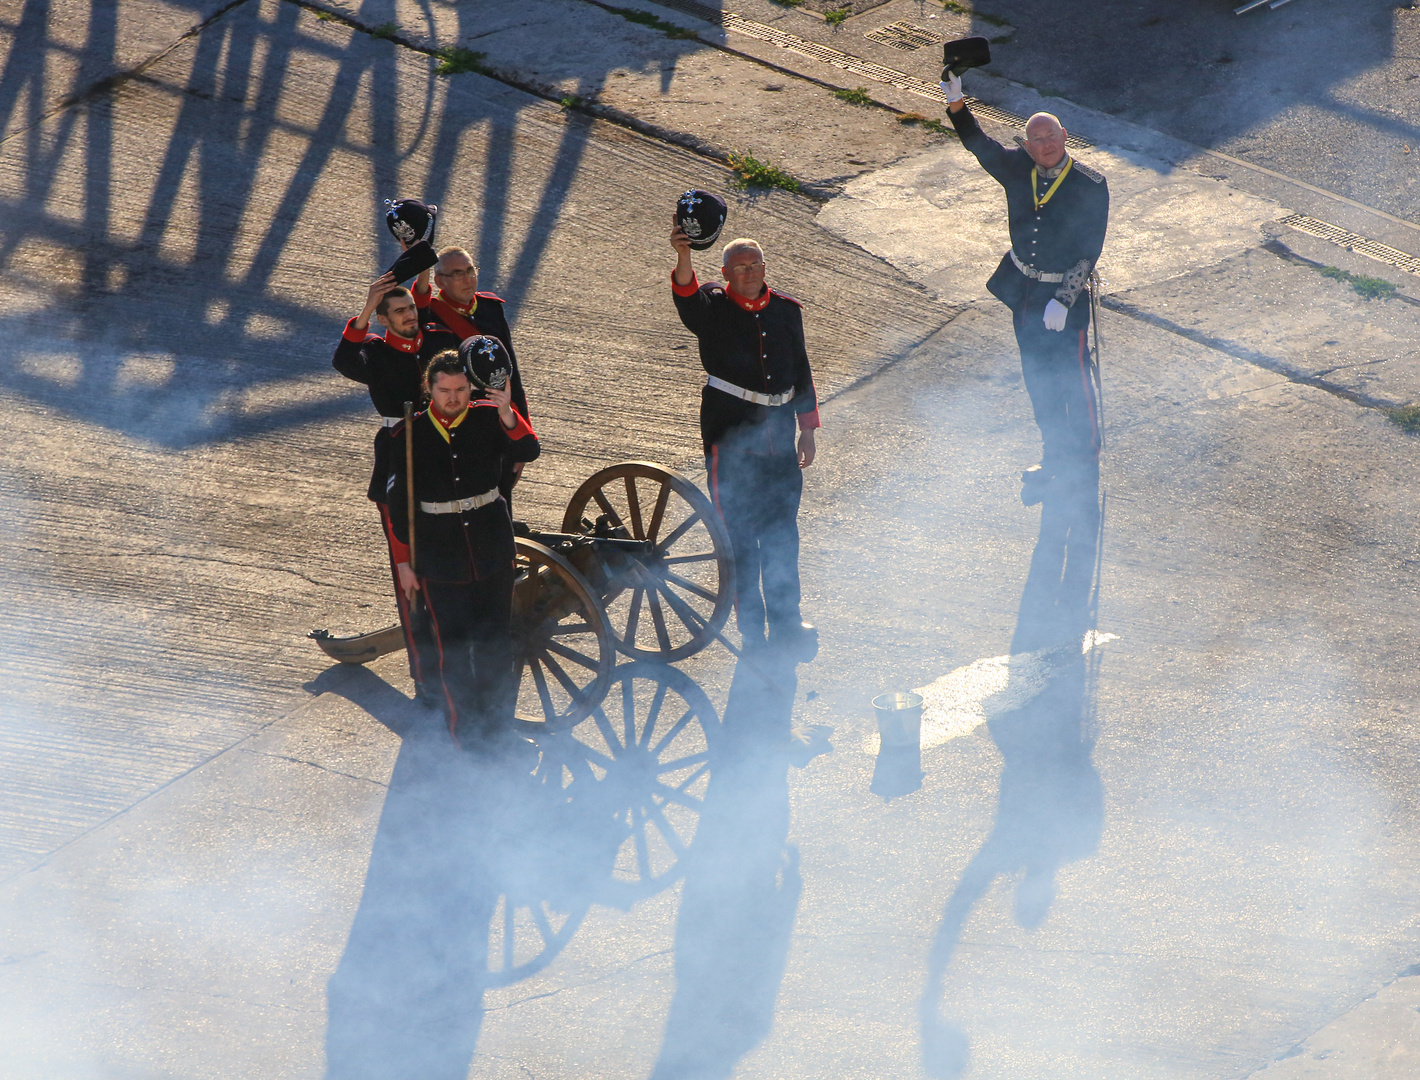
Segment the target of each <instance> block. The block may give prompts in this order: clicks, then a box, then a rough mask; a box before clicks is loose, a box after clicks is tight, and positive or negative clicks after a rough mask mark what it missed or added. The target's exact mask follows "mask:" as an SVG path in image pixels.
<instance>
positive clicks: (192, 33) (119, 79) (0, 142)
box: [0, 0, 247, 146]
mask: <svg viewBox="0 0 1420 1080" xmlns="http://www.w3.org/2000/svg"><path fill="white" fill-rule="evenodd" d="M246 2H247V0H229V2H228V3H226V4H223V5H222V6H221V7H220V8H218V9H217V10H216V11H214V12H213V13H212V14H211V15H209V16H207V18H205V19H203V20H202V21H201V22H200V23H196V24H194V25H193V26H190V27H188V28H187V29H186V30H184V31H183V32H182V33H181V34H179V35H178V36H177V37H176V38H175V39H174V40H173V41H172V43H171V44H169V45H168V46H167V47H166V48H163V49H159V50H158V51H157V52H155V53H153V54H152V55H151V56H149V57H148V58H147V59H145V60H140V61H139V62H138V63H137V64H135V65H133V67H131V68H125V69H124V70H123V71H115V72H114V73H113V74H111V75H105V76H104V77H103V78H102V79H98V80H96V81H95V82H92V83H90V84H89V85H88V86H86V87H83V88H82V89H79V90H75V91H74V92H73V93H72V94H66V95H65V96H64V97H62V98H60V99H59V101H58V102H57V103H56V104H55V105H54V106H53V107H52V108H50V109H48V110H46V111H45V112H43V113H41V114H40V116H39V118H38V119H37V120H35V121H34V122H33V123H31V124H26V125H25V126H24V127H22V128H17V129H16V130H14V131H12V132H10V134H8V135H6V136H5V137H4V138H3V139H0V146H4V145H5V144H6V143H8V142H9V141H10V140H12V139H17V138H19V137H20V136H21V135H24V134H26V133H27V132H30V131H33V130H34V129H35V128H37V127H40V126H42V125H44V124H46V123H48V122H49V121H50V120H52V119H54V118H55V117H56V116H58V115H59V114H60V113H63V112H67V111H68V110H69V109H72V108H73V107H74V106H76V105H83V104H84V103H85V102H88V101H92V100H93V99H94V98H96V97H102V96H103V95H104V94H107V93H111V92H112V91H114V90H117V89H118V88H119V87H120V86H122V85H123V84H124V83H126V82H129V81H131V80H133V79H136V78H137V77H138V76H140V75H142V74H143V73H144V72H145V71H147V70H148V69H149V68H151V67H153V65H155V64H159V63H161V62H162V61H163V60H165V59H167V58H168V57H169V56H171V55H172V53H173V51H174V50H176V49H178V48H179V47H181V46H182V44H183V43H184V42H186V41H188V40H189V39H190V38H194V37H196V36H197V35H198V34H200V33H202V31H204V30H206V29H207V28H208V27H209V26H211V25H212V24H213V23H216V22H219V21H221V20H222V19H224V18H225V17H226V16H227V15H228V14H229V13H230V12H232V11H234V10H236V9H237V8H239V7H241V6H242V5H243V4H245V3H246Z"/></svg>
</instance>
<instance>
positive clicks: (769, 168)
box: [730, 152, 803, 192]
mask: <svg viewBox="0 0 1420 1080" xmlns="http://www.w3.org/2000/svg"><path fill="white" fill-rule="evenodd" d="M730 168H731V169H733V170H734V171H735V176H736V178H737V179H736V181H735V184H736V186H737V187H742V188H764V187H770V188H781V189H783V190H784V191H792V192H798V191H800V190H802V188H803V185H802V184H800V183H799V181H798V180H796V179H795V178H794V177H792V176H790V175H789V174H788V173H786V172H785V171H784V170H783V169H781V168H779V167H778V166H777V165H770V164H769V163H768V162H767V161H760V160H759V159H758V158H756V157H755V156H754V155H753V154H738V153H733V152H732V153H731V154H730Z"/></svg>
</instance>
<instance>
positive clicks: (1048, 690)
mask: <svg viewBox="0 0 1420 1080" xmlns="http://www.w3.org/2000/svg"><path fill="white" fill-rule="evenodd" d="M1101 521H1102V508H1101V505H1100V501H1099V470H1098V468H1097V467H1091V468H1088V469H1086V470H1084V471H1083V473H1082V474H1080V475H1076V476H1071V477H1069V478H1065V477H1057V478H1056V480H1055V482H1054V483H1053V484H1052V488H1051V491H1050V493H1049V494H1047V495H1046V497H1045V499H1044V501H1043V502H1042V504H1041V519H1040V535H1039V537H1038V539H1037V540H1036V546H1035V551H1034V553H1033V555H1032V556H1031V566H1030V573H1029V575H1028V576H1027V578H1026V587H1025V590H1024V592H1023V594H1022V596H1021V604H1020V610H1019V613H1018V616H1017V620H1016V632H1015V635H1014V636H1013V638H1012V640H1011V667H1010V679H1011V681H1012V682H1013V683H1016V682H1019V681H1022V680H1029V681H1030V682H1031V683H1032V684H1033V686H1038V687H1039V692H1038V693H1036V694H1034V696H1032V697H1030V699H1029V700H1028V701H1027V702H1026V704H1025V705H1023V706H1021V707H1020V708H1017V709H1013V710H1011V711H1009V712H1004V713H1001V714H999V715H998V716H996V717H995V719H993V720H992V721H991V722H990V725H989V728H990V732H991V737H992V739H993V740H994V741H995V743H996V745H997V747H998V748H999V749H1000V751H1001V756H1002V759H1003V763H1002V768H1001V787H1000V795H999V802H998V804H997V811H996V822H995V826H994V827H993V828H992V830H991V835H990V836H989V837H987V839H986V841H985V843H983V844H982V845H981V848H980V850H978V851H977V853H976V855H975V856H974V857H973V858H972V860H971V862H970V863H968V864H967V867H966V869H965V870H964V871H963V872H962V875H961V880H960V881H958V882H957V886H956V889H955V891H954V892H953V893H952V895H951V898H950V899H949V900H948V901H947V904H946V908H945V910H944V911H943V913H942V921H941V924H940V925H939V927H938V929H937V933H936V936H935V937H934V939H933V941H932V947H931V952H930V953H929V955H928V963H927V985H926V989H925V991H924V992H923V995H922V1000H921V1003H920V1014H921V1015H920V1019H921V1027H922V1062H923V1068H924V1071H925V1072H926V1074H927V1075H928V1076H930V1077H934V1078H942V1077H956V1076H959V1075H961V1073H962V1072H963V1071H965V1069H966V1066H967V1064H968V1061H969V1058H970V1046H969V1043H968V1041H967V1038H966V1036H965V1035H964V1034H963V1033H962V1032H961V1031H960V1030H958V1029H957V1028H955V1027H953V1026H952V1025H950V1024H948V1023H947V1022H946V1021H944V1020H943V1019H942V1016H941V1003H942V995H943V981H944V976H945V974H946V969H947V965H948V964H949V963H950V962H951V959H952V955H953V953H954V952H955V950H956V947H957V944H958V943H959V941H960V940H961V934H962V928H963V926H964V925H965V923H966V920H967V917H968V915H969V914H970V913H971V909H972V907H973V906H975V904H976V902H977V901H978V900H980V899H981V897H982V896H984V895H985V893H986V891H987V889H989V888H990V886H991V884H992V882H993V881H995V879H996V877H997V875H1000V874H1016V873H1020V874H1021V877H1020V880H1019V881H1018V883H1017V885H1016V892H1015V918H1016V922H1017V924H1018V925H1020V926H1023V927H1026V928H1030V929H1033V928H1035V927H1037V926H1039V925H1040V924H1041V923H1043V922H1044V921H1045V917H1046V914H1047V913H1048V912H1049V910H1050V905H1051V903H1052V902H1053V900H1054V898H1055V874H1056V871H1057V870H1058V869H1059V868H1060V867H1061V866H1063V865H1065V864H1066V863H1069V862H1072V861H1074V860H1077V859H1083V858H1085V857H1087V856H1089V855H1091V854H1093V853H1094V851H1095V850H1096V848H1097V847H1098V845H1099V838H1100V833H1101V831H1102V829H1103V825H1104V791H1103V788H1102V787H1101V785H1100V778H1099V773H1098V772H1097V771H1096V770H1095V767H1094V764H1093V763H1092V762H1091V760H1090V755H1091V752H1092V751H1093V748H1094V732H1093V717H1092V715H1091V713H1090V706H1089V702H1088V694H1087V691H1088V690H1089V689H1090V688H1091V686H1092V682H1093V680H1092V677H1091V676H1092V675H1093V674H1094V673H1093V671H1091V670H1087V657H1089V659H1090V660H1091V661H1093V660H1094V658H1095V657H1097V656H1098V654H1097V653H1095V654H1093V656H1090V651H1091V649H1092V648H1093V645H1094V641H1093V637H1092V636H1090V635H1092V633H1093V624H1094V622H1095V615H1096V612H1097V606H1098V599H1099V589H1098V577H1097V559H1098V554H1099V540H1100V526H1101ZM1092 584H1093V588H1092Z"/></svg>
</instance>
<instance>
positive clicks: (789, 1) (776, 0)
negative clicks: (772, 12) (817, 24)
mask: <svg viewBox="0 0 1420 1080" xmlns="http://www.w3.org/2000/svg"><path fill="white" fill-rule="evenodd" d="M803 2H804V0H770V3H772V4H778V5H779V6H780V7H798V6H799V5H800V4H802V3H803Z"/></svg>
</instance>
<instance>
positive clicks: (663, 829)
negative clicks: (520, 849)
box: [537, 660, 720, 910]
mask: <svg viewBox="0 0 1420 1080" xmlns="http://www.w3.org/2000/svg"><path fill="white" fill-rule="evenodd" d="M719 734H720V718H719V716H718V715H717V713H716V712H715V706H714V704H713V703H712V702H711V701H710V699H709V697H707V696H706V694H705V691H703V690H702V689H700V687H699V686H698V685H697V684H696V682H695V681H694V680H693V679H691V678H690V677H689V676H688V675H686V674H685V673H684V672H681V671H679V670H678V669H676V668H673V667H669V666H667V665H665V664H659V663H651V662H647V661H639V660H638V661H633V662H631V663H628V664H622V665H621V666H620V667H618V668H617V669H616V672H615V678H614V679H613V680H612V685H611V687H610V689H609V690H608V692H607V696H606V699H605V700H604V701H603V702H602V703H601V704H600V705H598V706H597V707H596V708H595V709H593V710H592V714H591V718H590V720H587V721H584V722H583V723H582V724H580V725H579V726H578V727H577V728H575V729H574V730H572V731H568V732H565V733H562V734H558V735H555V736H551V737H549V738H548V739H545V740H539V743H540V745H541V746H542V750H543V754H542V760H541V762H540V764H539V766H538V770H537V775H538V777H539V778H540V779H541V781H542V783H543V784H544V785H551V786H552V787H553V788H557V787H560V788H561V794H562V797H563V798H565V799H566V800H567V801H568V803H569V805H570V806H572V807H574V808H575V809H576V812H577V816H578V818H579V819H580V820H581V821H582V822H584V823H585V824H586V827H587V830H588V831H587V832H585V833H584V834H583V835H582V838H581V840H580V841H579V845H578V850H579V851H580V852H583V853H584V857H586V858H588V859H590V860H600V861H601V863H602V864H603V865H604V866H605V876H603V877H602V878H601V884H600V886H599V887H598V888H597V890H596V893H595V895H594V897H593V899H594V900H596V901H597V902H599V903H603V904H606V905H609V906H611V907H617V908H621V909H622V910H625V909H627V908H629V907H630V906H631V905H632V904H634V903H636V902H637V901H639V900H642V899H645V898H646V897H648V896H652V895H654V894H655V893H657V892H660V891H661V890H662V889H665V888H667V887H669V886H670V885H672V884H674V883H675V882H676V881H678V880H679V879H680V876H681V874H682V872H683V871H684V866H683V865H682V858H683V857H684V855H685V853H686V851H687V850H688V849H689V847H690V844H691V841H692V840H693V839H694V837H695V832H696V829H697V827H698V825H699V822H700V810H701V807H702V804H703V802H704V799H705V792H706V789H707V787H708V785H709V783H710V766H711V756H712V754H713V752H714V749H715V747H716V745H717V742H718V736H719ZM588 853H594V854H588Z"/></svg>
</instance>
